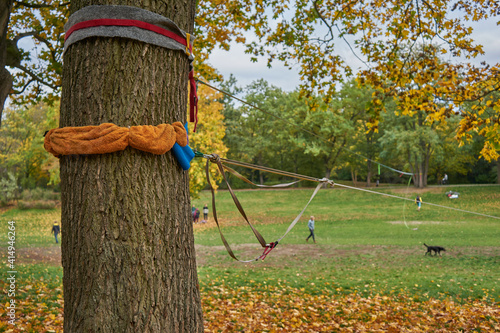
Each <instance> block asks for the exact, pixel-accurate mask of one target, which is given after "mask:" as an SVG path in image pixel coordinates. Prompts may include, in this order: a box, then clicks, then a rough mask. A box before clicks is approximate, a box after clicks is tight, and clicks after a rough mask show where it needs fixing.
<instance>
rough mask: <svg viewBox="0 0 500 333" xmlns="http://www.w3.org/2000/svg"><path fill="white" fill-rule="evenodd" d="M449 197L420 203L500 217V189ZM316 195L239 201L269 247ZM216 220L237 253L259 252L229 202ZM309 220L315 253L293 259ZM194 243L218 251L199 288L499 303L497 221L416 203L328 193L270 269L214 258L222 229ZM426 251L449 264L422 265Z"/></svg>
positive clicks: (222, 197)
mask: <svg viewBox="0 0 500 333" xmlns="http://www.w3.org/2000/svg"><path fill="white" fill-rule="evenodd" d="M448 190H449V188H432V189H429V190H427V191H424V192H423V193H420V194H421V196H422V197H423V199H424V203H425V202H432V203H434V204H439V205H443V206H448V207H455V208H459V209H464V210H471V211H475V212H479V213H483V214H488V215H496V216H499V212H500V190H499V188H498V187H468V188H460V189H459V192H460V193H461V195H460V199H458V200H450V199H449V198H447V197H446V196H445V195H444V192H446V191H448ZM379 191H381V192H382V190H379ZM383 192H384V193H390V194H394V195H398V196H403V197H408V198H414V197H415V193H414V189H412V188H411V189H409V192H408V193H407V192H406V188H401V189H396V190H390V189H389V190H383ZM311 193H312V190H289V191H286V190H272V191H269V190H268V191H262V190H259V191H241V192H237V196H238V198H239V200H240V201H241V203H242V205H243V207H244V208H245V211H246V213H247V215H248V216H249V219H250V221H251V222H252V223H253V224H254V225H255V226H256V228H257V229H258V230H259V232H260V233H261V234H262V235H263V236H264V237H265V239H266V241H267V242H271V241H274V240H276V239H278V238H279V237H280V236H281V235H282V234H283V233H284V232H285V231H286V229H287V228H288V225H289V223H290V222H291V221H292V220H293V219H294V218H295V216H296V214H298V213H299V212H300V211H301V210H302V208H303V206H304V205H305V204H306V203H307V201H308V200H309V196H310V195H311ZM210 202H211V198H210V195H209V193H207V192H204V193H202V195H201V198H200V199H198V200H195V201H194V204H195V205H196V206H197V207H198V206H199V207H202V206H203V204H204V203H210ZM217 212H218V215H219V219H220V220H221V221H220V222H221V225H222V231H223V233H224V236H225V237H226V239H227V240H228V242H229V243H230V244H231V245H233V246H236V248H238V244H244V243H256V244H257V241H256V239H255V237H254V236H253V234H252V232H251V230H250V228H249V227H248V226H246V224H245V222H244V220H243V219H242V218H241V217H240V216H239V213H238V212H237V210H236V209H235V208H234V204H233V203H232V199H231V197H230V195H229V194H228V193H227V192H224V191H220V192H219V193H218V194H217ZM310 215H314V216H315V217H316V236H317V244H315V245H313V244H311V245H309V244H308V245H307V246H308V247H313V250H312V252H311V251H309V253H307V254H303V253H302V254H300V253H298V254H297V255H293V254H291V255H287V252H288V253H293V252H294V250H295V249H296V247H297V246H300V247H303V246H304V244H305V237H306V236H307V235H308V230H307V226H306V224H307V220H308V218H309V216H310ZM391 222H392V223H391ZM404 222H406V224H405V223H404ZM413 229H417V230H413ZM195 239H196V243H197V244H200V245H204V246H205V247H204V248H203V251H204V252H207V251H210V247H213V248H214V250H213V253H212V254H211V255H210V256H207V259H206V263H205V264H204V265H203V266H202V267H200V269H199V272H200V280H201V281H202V283H203V282H207V281H210V280H211V279H213V278H214V277H219V276H227V278H225V279H224V281H225V282H229V283H233V284H235V285H241V286H243V285H249V284H250V285H255V286H256V287H258V288H259V287H262V288H263V287H265V285H269V284H277V283H285V284H289V285H292V286H294V287H299V288H305V289H306V290H307V291H308V292H311V293H316V292H323V291H324V290H329V291H330V292H332V293H335V292H342V293H346V292H347V293H349V292H357V293H367V294H370V293H384V294H392V293H401V292H406V293H413V294H415V295H419V296H420V297H438V298H439V297H449V296H451V297H454V298H456V299H457V300H463V301H466V300H467V299H468V298H473V299H480V298H483V297H487V298H489V299H493V300H496V301H500V297H499V295H500V268H499V267H500V266H499V264H500V246H499V239H500V220H498V219H492V218H487V217H482V216H478V215H473V214H467V213H463V212H457V211H453V210H448V209H445V208H439V207H434V206H430V205H425V204H424V205H423V206H422V210H421V211H420V212H417V211H416V205H415V204H413V203H412V202H410V201H403V200H398V199H391V198H386V197H382V196H377V195H374V194H369V193H364V192H355V191H353V190H344V189H333V190H322V191H320V192H319V194H318V195H317V196H316V198H315V199H314V201H313V202H312V203H311V205H310V206H309V208H308V209H307V211H306V212H305V214H304V216H303V218H302V219H301V221H300V222H299V223H298V224H297V225H296V227H295V228H294V229H293V230H292V231H291V232H290V233H289V234H288V235H287V237H286V238H284V239H283V241H281V242H280V245H279V246H278V248H277V249H276V250H274V252H272V253H271V254H270V255H269V256H268V257H267V259H266V261H265V262H264V263H262V262H259V263H252V264H241V263H238V262H235V261H234V260H233V259H231V258H230V257H229V256H228V255H227V253H226V252H225V250H224V249H220V247H217V248H215V247H214V246H220V245H221V244H222V243H221V241H220V236H219V233H218V231H217V229H216V228H209V229H207V228H198V229H197V230H196V231H195ZM424 242H425V243H427V244H431V245H432V244H437V245H441V246H444V247H445V248H447V252H445V253H444V254H443V257H430V256H424V253H425V247H424V246H423V245H422V244H423V243H424ZM258 248H259V246H258V245H257V246H256V250H255V251H254V252H252V253H251V254H250V253H249V251H235V253H236V255H237V256H242V258H241V259H250V258H253V257H255V256H258V255H259V254H260V252H259V250H258ZM215 249H216V250H215ZM278 251H281V252H280V253H279V254H277V252H278ZM299 252H300V251H299Z"/></svg>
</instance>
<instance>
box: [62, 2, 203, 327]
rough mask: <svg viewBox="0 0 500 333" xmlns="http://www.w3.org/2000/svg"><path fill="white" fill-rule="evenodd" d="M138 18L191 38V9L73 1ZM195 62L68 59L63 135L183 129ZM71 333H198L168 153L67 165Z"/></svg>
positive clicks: (94, 51) (103, 52)
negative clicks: (134, 11) (148, 17)
mask: <svg viewBox="0 0 500 333" xmlns="http://www.w3.org/2000/svg"><path fill="white" fill-rule="evenodd" d="M104 4H119V5H129V6H136V7H141V8H143V9H147V10H150V11H153V12H155V13H158V14H161V15H163V16H166V17H168V18H170V19H172V20H173V21H174V22H176V23H177V24H178V25H179V27H180V28H181V29H183V30H185V31H187V32H189V33H192V31H193V25H194V13H195V1H194V0H185V1H177V0H167V1H160V0H150V1H139V0H125V1H124V0H92V1H89V0H72V2H71V12H72V13H73V12H75V11H76V10H78V9H80V8H82V7H84V6H88V5H104ZM187 74H188V59H187V57H186V55H185V54H183V53H182V52H178V51H173V50H167V49H163V48H160V47H156V46H152V45H148V44H145V43H141V42H137V41H132V40H126V39H120V38H113V39H111V38H89V39H85V40H83V41H80V42H77V43H75V44H73V45H72V46H71V47H70V48H69V49H68V51H67V53H66V54H65V57H64V72H63V92H62V100H61V121H60V124H61V127H64V126H83V125H99V124H101V123H104V122H112V123H115V124H117V125H119V126H133V125H157V124H160V123H172V122H174V121H183V122H184V121H185V119H186V110H187V86H188V85H187ZM60 164H61V191H62V232H63V237H62V261H63V267H64V279H63V283H64V331H65V332H120V333H122V332H202V331H203V321H202V312H201V302H200V295H199V288H198V278H197V273H196V261H195V251H194V237H193V229H192V221H191V218H190V197H189V184H188V174H187V172H185V171H182V169H181V168H180V167H179V166H178V164H177V162H176V161H175V160H174V158H173V156H172V154H171V152H167V154H165V155H162V156H157V155H152V154H149V153H145V152H141V151H137V150H133V149H131V148H130V147H129V148H127V149H126V150H125V151H122V152H119V153H112V154H105V155H88V156H64V157H61V160H60Z"/></svg>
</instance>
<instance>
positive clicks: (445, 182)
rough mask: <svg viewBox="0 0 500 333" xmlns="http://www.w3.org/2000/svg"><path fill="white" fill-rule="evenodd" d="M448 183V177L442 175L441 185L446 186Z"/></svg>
mask: <svg viewBox="0 0 500 333" xmlns="http://www.w3.org/2000/svg"><path fill="white" fill-rule="evenodd" d="M447 183H448V175H447V174H444V177H443V185H446V184H447Z"/></svg>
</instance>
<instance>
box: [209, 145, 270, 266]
mask: <svg viewBox="0 0 500 333" xmlns="http://www.w3.org/2000/svg"><path fill="white" fill-rule="evenodd" d="M213 156H214V157H213V158H211V159H209V160H207V164H206V166H205V173H206V176H207V181H208V185H209V187H210V191H211V192H212V210H213V216H214V220H215V223H216V224H217V228H218V229H219V234H220V236H221V240H222V243H223V244H224V246H225V247H226V250H227V252H228V253H229V255H230V256H231V257H232V258H233V259H235V260H237V261H239V262H252V261H257V260H259V259H264V258H265V257H266V255H267V254H268V253H269V252H270V251H271V250H272V249H273V248H275V247H276V245H277V242H276V243H271V244H266V241H265V240H264V237H262V235H261V234H260V233H259V232H258V231H257V230H256V229H255V228H254V227H253V225H252V224H251V223H250V222H249V221H248V218H247V216H246V214H245V211H244V210H243V207H242V206H241V204H240V202H239V200H238V198H237V197H236V195H235V194H234V192H233V189H232V188H231V186H230V185H229V182H228V181H227V178H226V175H225V172H224V168H223V167H222V164H221V162H220V159H219V156H217V155H215V154H214V155H213ZM210 162H212V163H216V164H217V167H218V169H219V172H220V173H221V174H222V176H223V178H224V181H225V182H226V184H227V187H228V189H229V193H230V194H231V197H232V198H233V201H234V203H235V205H236V207H237V208H238V210H239V211H240V214H241V215H242V216H243V218H244V219H245V221H246V222H247V224H248V225H249V226H250V228H251V229H252V231H253V233H254V235H255V237H256V238H257V240H258V241H259V243H260V245H261V246H262V247H263V248H265V249H264V253H263V254H262V255H260V256H259V257H258V258H255V259H252V260H240V259H238V258H237V257H236V256H235V255H234V252H233V250H231V247H230V246H229V244H228V242H227V241H226V238H225V237H224V235H223V234H222V231H221V229H220V225H219V220H218V218H217V208H216V204H215V191H214V188H213V187H212V183H211V182H210V171H209V165H210ZM269 248H270V249H269ZM266 251H267V253H266Z"/></svg>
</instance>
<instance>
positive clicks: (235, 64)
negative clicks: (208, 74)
mask: <svg viewBox="0 0 500 333" xmlns="http://www.w3.org/2000/svg"><path fill="white" fill-rule="evenodd" d="M473 27H474V34H473V38H474V39H475V40H476V41H478V42H480V43H482V44H483V48H484V51H485V55H484V56H479V57H478V58H476V59H475V60H474V63H479V62H481V61H486V62H487V63H489V64H496V63H499V62H500V38H499V37H498V36H499V35H500V27H499V26H497V25H496V20H494V19H493V20H489V21H484V22H481V23H476V24H474V25H473ZM336 48H338V49H337V50H338V52H339V54H340V55H341V56H342V57H343V58H344V59H347V61H350V63H349V64H350V65H351V66H352V68H353V69H356V68H359V67H360V66H363V65H362V63H361V62H359V61H358V60H357V59H356V58H355V56H354V55H353V54H352V53H351V52H350V51H349V49H348V47H347V45H346V44H345V43H339V44H338V45H336ZM446 60H450V59H446ZM454 61H457V60H454ZM210 63H211V64H212V65H213V66H214V67H215V68H217V69H218V71H219V72H220V73H221V74H222V75H223V76H224V77H225V78H229V75H230V74H233V75H234V76H235V78H236V80H237V83H238V86H240V87H245V86H246V85H248V84H250V83H252V82H253V81H255V80H258V79H261V78H263V79H265V80H267V81H268V82H269V83H270V84H271V85H274V86H277V87H279V88H281V89H283V90H285V91H292V90H294V89H295V88H296V87H297V86H298V85H299V83H300V78H299V75H298V67H295V68H293V69H292V70H290V69H287V68H285V67H284V66H283V65H281V64H280V62H279V61H275V62H274V64H273V67H272V68H271V69H270V68H267V60H266V58H264V57H261V58H259V61H258V62H256V63H252V62H251V61H250V55H248V54H245V53H244V47H243V46H241V45H236V44H234V45H233V46H232V47H231V50H230V51H222V50H214V51H213V52H212V53H211V56H210Z"/></svg>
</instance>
